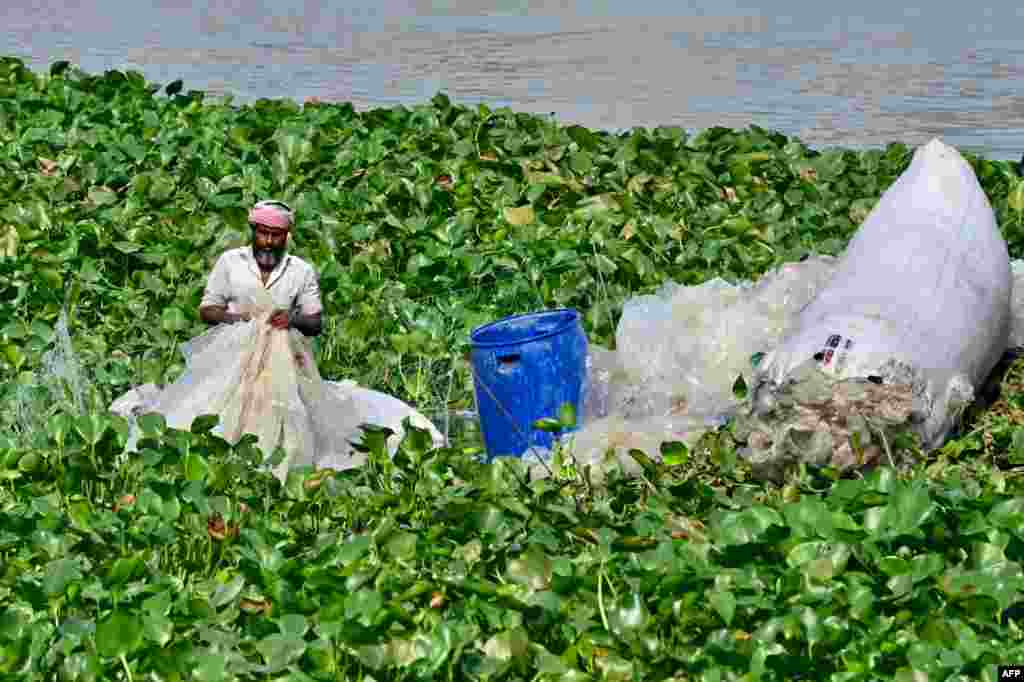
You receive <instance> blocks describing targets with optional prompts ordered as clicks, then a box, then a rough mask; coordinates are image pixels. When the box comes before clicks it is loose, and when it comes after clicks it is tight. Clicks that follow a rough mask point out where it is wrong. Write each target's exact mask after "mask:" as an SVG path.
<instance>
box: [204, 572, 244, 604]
mask: <svg viewBox="0 0 1024 682" xmlns="http://www.w3.org/2000/svg"><path fill="white" fill-rule="evenodd" d="M244 587H245V578H244V577H242V576H240V575H237V576H235V577H234V578H233V579H232V580H231V582H229V583H227V584H226V585H225V584H220V585H217V587H216V589H214V591H213V595H211V597H210V606H212V607H213V608H215V609H219V608H221V607H223V606H227V605H228V604H230V603H231V602H233V601H234V600H235V598H236V597H237V596H238V595H239V594H241V592H242V588H244Z"/></svg>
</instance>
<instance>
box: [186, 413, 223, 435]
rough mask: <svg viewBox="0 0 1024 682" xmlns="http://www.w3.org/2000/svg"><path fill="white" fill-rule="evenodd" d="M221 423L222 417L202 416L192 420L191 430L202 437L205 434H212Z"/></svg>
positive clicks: (213, 415)
mask: <svg viewBox="0 0 1024 682" xmlns="http://www.w3.org/2000/svg"><path fill="white" fill-rule="evenodd" d="M219 423H220V417H219V416H218V415H215V414H201V415H199V416H197V417H196V418H195V419H193V420H192V426H191V428H190V429H189V430H190V431H191V432H192V433H194V434H196V435H202V434H204V433H210V432H211V431H213V430H214V429H215V428H217V425H218V424H219Z"/></svg>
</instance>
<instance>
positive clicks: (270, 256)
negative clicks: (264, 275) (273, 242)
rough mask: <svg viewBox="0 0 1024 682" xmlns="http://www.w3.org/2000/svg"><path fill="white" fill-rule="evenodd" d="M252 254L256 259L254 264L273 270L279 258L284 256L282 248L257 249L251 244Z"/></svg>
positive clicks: (279, 260)
mask: <svg viewBox="0 0 1024 682" xmlns="http://www.w3.org/2000/svg"><path fill="white" fill-rule="evenodd" d="M252 255H253V257H254V258H255V259H256V264H257V265H259V266H260V269H262V270H273V269H274V268H276V267H277V264H278V263H280V262H281V259H282V258H284V248H280V249H257V248H256V247H255V246H253V247H252Z"/></svg>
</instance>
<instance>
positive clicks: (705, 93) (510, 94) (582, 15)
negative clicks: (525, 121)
mask: <svg viewBox="0 0 1024 682" xmlns="http://www.w3.org/2000/svg"><path fill="white" fill-rule="evenodd" d="M4 5H5V9H3V10H0V13H2V14H0V16H2V18H3V21H2V22H0V53H2V54H6V55H16V56H20V57H22V58H24V59H25V60H26V62H28V63H29V64H30V65H31V66H32V67H33V68H37V69H43V68H45V67H46V66H47V65H49V64H50V63H52V62H53V61H56V60H58V59H68V60H70V61H72V62H73V63H76V64H78V65H80V66H81V67H82V68H84V69H85V70H87V71H92V72H99V71H103V70H105V69H135V70H138V71H141V72H142V73H144V74H145V75H146V76H147V78H149V79H150V80H153V81H156V82H159V83H167V82H170V81H172V80H175V79H177V78H182V79H184V81H185V88H186V89H199V90H205V91H207V92H209V93H212V94H214V95H227V94H230V95H231V96H233V98H234V100H235V101H236V102H248V101H252V100H254V99H256V98H259V97H282V96H284V97H292V98H295V99H297V100H299V101H302V100H305V99H307V98H310V97H317V98H319V99H321V100H325V101H349V102H352V103H353V105H355V106H356V108H358V109H366V108H369V107H375V106H391V105H394V104H397V103H403V104H415V103H420V102H424V101H426V100H428V99H429V98H430V97H431V96H433V95H434V94H435V93H436V92H438V91H444V92H446V93H447V94H448V95H449V96H450V97H451V98H452V100H454V101H456V102H459V103H462V104H475V103H477V102H485V103H487V104H488V105H489V106H492V107H496V106H510V107H512V108H513V109H516V110H518V111H530V112H535V113H543V114H548V113H551V114H554V115H555V116H556V117H557V118H558V119H559V120H560V121H562V122H564V123H580V124H583V125H586V126H588V127H593V128H604V129H611V130H621V129H627V128H631V127H634V126H646V127H651V126H657V125H678V126H683V127H685V128H687V129H690V130H699V129H703V128H707V127H710V126H715V125H724V126H730V127H745V126H747V125H750V124H755V125H759V126H761V127H765V128H769V129H773V130H779V131H782V132H784V133H787V134H790V135H796V136H799V137H800V138H801V139H803V140H804V141H805V142H807V143H809V144H811V145H813V146H815V147H819V148H820V147H827V146H833V145H840V146H846V147H855V148H862V147H876V146H881V145H884V144H885V143H887V142H891V141H902V142H905V143H907V144H920V143H922V142H925V141H927V140H928V139H930V138H931V137H934V136H940V137H942V138H943V139H944V140H945V141H946V142H947V143H950V144H953V145H955V146H957V147H959V148H961V149H968V150H971V151H975V152H979V153H982V154H986V155H987V156H989V157H991V158H1001V159H1014V160H1016V159H1019V158H1021V154H1022V152H1024V78H1022V75H1024V73H1022V72H1024V40H1022V33H1024V23H1022V22H1021V19H1022V18H1024V6H1020V5H1018V3H1017V0H999V1H993V2H989V3H988V5H987V6H984V7H983V6H981V5H982V3H977V4H976V3H950V4H948V5H946V6H945V7H941V8H940V5H939V3H930V4H926V3H925V2H924V1H923V0H909V1H908V2H907V3H904V4H903V5H902V6H900V3H894V2H891V0H890V1H883V0H858V1H857V2H852V3H851V2H842V3H839V2H834V1H829V0H820V1H819V2H816V3H809V2H807V1H806V0H772V1H771V2H768V1H767V0H762V1H761V2H757V1H756V0H628V1H627V0H616V1H614V2H613V1H612V0H560V1H556V0H541V1H539V2H525V3H524V2H509V1H507V0H492V1H491V2H484V1H483V0H435V1H434V2H425V1H423V0H377V1H376V2H374V1H373V0H345V1H340V0H336V1H334V2H331V1H329V0H273V2H271V1H270V0H263V1H259V0H209V1H208V2H206V3H196V2H194V0H187V1H186V0H132V2H123V0H77V2H67V0H4Z"/></svg>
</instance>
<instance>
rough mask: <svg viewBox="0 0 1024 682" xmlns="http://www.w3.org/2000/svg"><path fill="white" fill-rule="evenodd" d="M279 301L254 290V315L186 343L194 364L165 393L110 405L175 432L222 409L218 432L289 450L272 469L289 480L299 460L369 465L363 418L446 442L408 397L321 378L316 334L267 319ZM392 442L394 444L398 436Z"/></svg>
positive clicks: (150, 392)
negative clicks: (149, 416)
mask: <svg viewBox="0 0 1024 682" xmlns="http://www.w3.org/2000/svg"><path fill="white" fill-rule="evenodd" d="M272 306H273V304H272V301H270V299H269V296H268V295H267V294H266V292H265V291H263V290H256V291H254V292H251V293H250V295H249V302H248V304H246V305H244V306H243V307H242V309H243V310H246V311H247V312H249V313H250V314H251V315H252V320H251V321H250V322H242V323H237V324H233V325H218V326H217V327H214V328H213V329H211V330H209V331H207V332H206V333H204V334H202V335H200V336H198V337H196V338H195V339H193V340H192V341H190V342H189V343H187V344H185V345H184V347H183V348H182V353H183V355H184V356H185V360H186V369H185V372H184V374H183V375H182V376H181V377H180V378H179V379H178V380H177V381H175V382H174V383H173V384H171V385H169V386H167V387H166V388H164V389H163V390H159V389H156V387H152V386H145V387H139V388H137V389H135V390H134V391H133V392H131V393H129V394H127V395H125V396H122V397H121V398H119V399H118V400H117V401H115V403H114V404H113V405H112V406H111V409H113V410H115V411H118V412H121V413H122V414H131V415H137V414H140V413H145V412H157V413H159V414H161V415H163V416H164V418H165V420H166V421H167V424H168V426H170V427H172V428H177V429H188V428H189V427H190V426H191V424H192V421H193V420H194V419H195V418H196V417H197V416H199V415H203V414H216V415H218V416H219V417H220V424H219V425H218V427H217V433H218V434H219V435H221V436H222V437H223V438H224V439H225V440H227V441H229V442H232V443H233V442H237V441H238V439H239V438H241V436H242V435H243V434H246V433H251V434H254V435H255V436H256V437H257V439H258V440H257V442H258V445H259V447H260V449H261V450H262V451H263V452H264V454H266V455H267V456H270V455H271V454H273V452H274V451H275V449H276V448H277V447H279V446H280V447H281V448H283V449H284V451H285V455H286V457H285V459H284V461H283V462H282V463H281V464H280V465H279V466H278V467H277V468H276V469H275V471H274V473H275V475H277V476H278V477H279V478H281V479H282V480H283V479H284V478H285V476H286V475H287V471H288V469H289V468H290V467H292V466H298V465H315V466H317V467H330V468H334V469H339V470H341V469H347V468H351V467H354V466H359V465H360V464H362V462H363V461H364V456H363V454H362V453H359V452H358V451H356V450H354V449H353V448H352V446H351V442H352V441H356V442H358V441H359V440H360V438H361V435H362V431H361V429H360V428H359V427H360V425H361V424H363V423H372V424H376V425H379V426H387V427H389V428H391V429H392V430H394V431H396V432H397V433H399V434H401V431H402V426H401V420H402V419H403V418H404V417H406V416H409V417H411V418H412V420H413V423H414V424H416V425H417V426H421V427H423V428H428V429H429V430H430V431H431V435H432V436H433V438H434V441H435V443H436V444H437V445H441V444H443V438H441V436H440V433H438V431H437V429H436V428H434V427H433V425H431V424H430V422H429V421H428V420H427V419H426V418H425V417H423V416H422V415H419V414H418V413H416V412H415V411H414V410H412V409H411V408H409V407H408V406H407V405H405V404H404V403H402V402H401V401H398V400H396V399H394V398H391V397H390V396H385V395H384V394H380V393H377V392H375V391H370V390H368V389H364V388H361V387H359V386H357V385H355V384H354V383H352V382H342V383H340V384H339V383H331V382H325V381H323V380H322V379H321V377H320V374H319V372H318V370H317V367H316V363H315V360H314V358H313V353H312V348H311V343H310V341H309V339H307V338H306V337H305V336H303V335H302V334H301V333H300V332H298V331H296V330H277V329H274V328H273V327H272V326H271V325H270V324H269V319H270V317H271V316H272V315H273V313H274V310H273V307H272ZM396 421H397V424H396ZM381 422H384V423H381ZM396 426H397V428H396ZM399 438H400V435H399ZM392 441H393V442H392V443H389V445H391V446H392V447H396V446H397V442H394V441H397V439H396V438H392ZM133 442H134V439H133ZM130 445H132V446H133V443H130Z"/></svg>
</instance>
